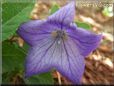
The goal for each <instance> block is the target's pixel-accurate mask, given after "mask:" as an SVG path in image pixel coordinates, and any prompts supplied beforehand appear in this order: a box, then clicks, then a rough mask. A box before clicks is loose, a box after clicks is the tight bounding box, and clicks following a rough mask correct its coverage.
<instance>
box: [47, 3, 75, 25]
mask: <svg viewBox="0 0 114 86" xmlns="http://www.w3.org/2000/svg"><path fill="white" fill-rule="evenodd" d="M74 16H75V1H72V2H71V3H69V4H68V5H66V6H64V7H62V8H61V9H60V10H58V11H57V12H55V13H54V14H52V15H51V16H49V17H48V20H49V21H50V22H56V23H59V24H70V23H71V22H72V21H73V19H74Z"/></svg>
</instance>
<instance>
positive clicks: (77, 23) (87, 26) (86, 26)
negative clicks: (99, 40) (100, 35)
mask: <svg viewBox="0 0 114 86" xmlns="http://www.w3.org/2000/svg"><path fill="white" fill-rule="evenodd" d="M75 23H76V25H77V26H78V27H81V28H84V29H87V30H90V29H91V28H92V27H91V26H90V24H87V23H85V22H80V21H76V22H75Z"/></svg>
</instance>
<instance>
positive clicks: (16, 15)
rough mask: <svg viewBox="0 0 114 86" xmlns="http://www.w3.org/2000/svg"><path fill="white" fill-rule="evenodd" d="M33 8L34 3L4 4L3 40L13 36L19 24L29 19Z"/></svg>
mask: <svg viewBox="0 0 114 86" xmlns="http://www.w3.org/2000/svg"><path fill="white" fill-rule="evenodd" d="M32 8H33V3H31V4H30V3H4V4H3V12H2V15H3V16H2V18H3V22H2V23H3V26H2V29H3V30H2V40H3V41H4V40H6V39H7V38H9V37H11V36H12V35H13V34H14V33H15V31H16V30H17V29H18V26H19V25H20V24H21V23H22V22H25V21H27V20H29V15H30V12H31V10H32Z"/></svg>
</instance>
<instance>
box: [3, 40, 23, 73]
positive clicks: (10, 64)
mask: <svg viewBox="0 0 114 86" xmlns="http://www.w3.org/2000/svg"><path fill="white" fill-rule="evenodd" d="M24 59H25V53H23V51H22V49H21V48H20V47H17V46H15V44H11V43H10V42H6V41H4V42H3V45H2V66H3V67H2V68H3V72H8V71H13V70H15V69H17V70H23V66H24Z"/></svg>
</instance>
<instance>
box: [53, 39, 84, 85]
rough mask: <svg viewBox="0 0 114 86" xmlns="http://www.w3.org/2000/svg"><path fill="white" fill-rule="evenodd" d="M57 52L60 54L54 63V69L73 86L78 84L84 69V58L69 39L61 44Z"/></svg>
mask: <svg viewBox="0 0 114 86" xmlns="http://www.w3.org/2000/svg"><path fill="white" fill-rule="evenodd" d="M59 51H60V52H61V53H60V56H59V57H58V60H57V61H56V62H55V67H56V69H57V70H58V71H59V72H60V73H61V74H62V75H63V76H65V77H66V78H67V79H68V80H70V81H72V82H73V83H74V84H79V83H80V81H81V78H82V76H83V72H84V67H85V63H84V57H83V56H82V55H81V54H80V52H79V51H78V48H77V46H76V44H75V43H74V42H73V41H72V40H71V38H68V41H63V42H62V44H61V47H60V50H59Z"/></svg>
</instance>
